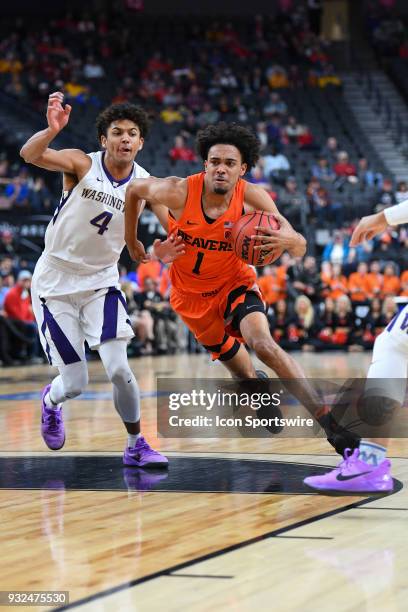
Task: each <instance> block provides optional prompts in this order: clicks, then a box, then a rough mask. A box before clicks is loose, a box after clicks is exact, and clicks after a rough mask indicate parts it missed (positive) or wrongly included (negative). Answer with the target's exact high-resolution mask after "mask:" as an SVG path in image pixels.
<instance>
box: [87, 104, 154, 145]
mask: <svg viewBox="0 0 408 612" xmlns="http://www.w3.org/2000/svg"><path fill="white" fill-rule="evenodd" d="M120 119H129V121H133V123H135V124H136V125H137V127H138V128H139V131H140V136H141V137H142V138H145V137H146V135H147V133H148V131H149V118H148V116H147V113H146V111H144V110H143V108H141V107H140V106H136V105H135V104H129V102H123V103H120V104H111V105H110V106H108V107H107V108H105V110H103V111H102V112H101V113H99V115H98V117H97V118H96V131H97V134H98V141H100V140H101V136H106V135H107V132H108V128H109V126H110V124H111V123H112V121H118V120H120Z"/></svg>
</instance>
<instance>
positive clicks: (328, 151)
mask: <svg viewBox="0 0 408 612" xmlns="http://www.w3.org/2000/svg"><path fill="white" fill-rule="evenodd" d="M339 152H340V148H339V145H338V142H337V138H335V137H334V136H330V137H329V138H328V139H327V142H326V144H325V146H324V147H323V149H322V150H321V153H320V155H321V157H324V158H326V159H327V160H328V162H329V164H330V165H333V164H335V163H336V161H337V156H338V154H339Z"/></svg>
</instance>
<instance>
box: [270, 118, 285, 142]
mask: <svg viewBox="0 0 408 612" xmlns="http://www.w3.org/2000/svg"><path fill="white" fill-rule="evenodd" d="M266 130H267V134H268V142H269V143H271V144H273V145H276V146H277V147H278V148H280V147H281V146H282V144H283V137H284V133H283V129H282V120H281V118H280V116H279V115H272V117H271V118H270V120H269V121H268V123H267V125H266Z"/></svg>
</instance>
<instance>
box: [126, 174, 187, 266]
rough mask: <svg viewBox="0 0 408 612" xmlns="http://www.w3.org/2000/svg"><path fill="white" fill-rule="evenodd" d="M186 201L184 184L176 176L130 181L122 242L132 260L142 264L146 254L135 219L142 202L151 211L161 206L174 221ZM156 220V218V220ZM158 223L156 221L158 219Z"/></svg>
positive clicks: (159, 210)
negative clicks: (138, 236) (124, 243)
mask: <svg viewBox="0 0 408 612" xmlns="http://www.w3.org/2000/svg"><path fill="white" fill-rule="evenodd" d="M186 198H187V181H186V180H185V179H180V178H176V177H170V178H165V179H159V178H155V177H149V178H145V179H135V180H133V181H131V183H130V184H129V186H128V188H127V190H126V199H125V241H126V244H127V247H128V250H129V254H130V256H131V258H132V259H134V260H135V261H146V260H147V257H146V251H145V248H144V246H143V244H142V243H141V242H140V240H138V239H137V230H138V223H139V217H140V215H141V213H142V211H143V207H144V202H145V201H148V202H149V204H150V207H151V209H152V210H153V212H156V211H158V215H159V214H161V213H162V212H163V210H162V208H159V207H161V206H163V205H164V204H165V205H166V206H167V208H168V209H169V210H170V211H171V212H172V214H173V215H174V217H175V218H176V219H177V218H179V217H180V215H181V213H182V211H183V209H184V205H185V201H186ZM158 218H159V217H158ZM159 220H160V218H159Z"/></svg>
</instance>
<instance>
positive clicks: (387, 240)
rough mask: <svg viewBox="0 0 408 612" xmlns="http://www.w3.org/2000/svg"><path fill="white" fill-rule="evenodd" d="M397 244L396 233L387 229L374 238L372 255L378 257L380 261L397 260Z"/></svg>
mask: <svg viewBox="0 0 408 612" xmlns="http://www.w3.org/2000/svg"><path fill="white" fill-rule="evenodd" d="M399 250H400V249H399V245H398V241H397V234H396V233H395V232H394V231H392V230H390V229H387V230H385V232H383V233H382V234H381V235H380V236H378V237H377V238H375V239H374V248H373V252H372V257H373V258H375V259H379V260H380V262H387V261H389V260H397V259H398V258H399Z"/></svg>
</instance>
